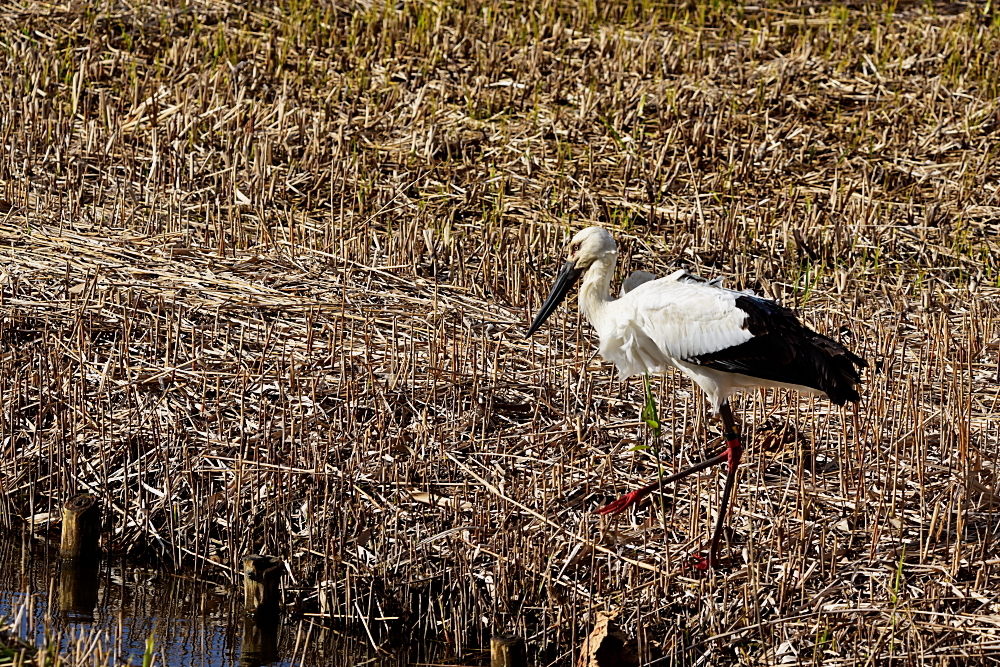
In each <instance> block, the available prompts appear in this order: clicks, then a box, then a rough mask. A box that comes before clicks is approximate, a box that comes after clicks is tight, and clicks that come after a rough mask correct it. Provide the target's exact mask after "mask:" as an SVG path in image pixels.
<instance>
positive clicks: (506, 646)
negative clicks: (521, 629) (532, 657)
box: [490, 635, 528, 667]
mask: <svg viewBox="0 0 1000 667" xmlns="http://www.w3.org/2000/svg"><path fill="white" fill-rule="evenodd" d="M527 664H528V658H527V651H526V650H525V647H524V640H523V639H521V638H520V637H518V636H517V635H499V636H497V637H490V667H525V666H526V665H527Z"/></svg>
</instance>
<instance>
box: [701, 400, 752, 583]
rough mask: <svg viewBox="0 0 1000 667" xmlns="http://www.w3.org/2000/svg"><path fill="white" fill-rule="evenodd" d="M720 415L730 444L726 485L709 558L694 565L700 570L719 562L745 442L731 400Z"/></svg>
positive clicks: (720, 408) (726, 453)
mask: <svg viewBox="0 0 1000 667" xmlns="http://www.w3.org/2000/svg"><path fill="white" fill-rule="evenodd" d="M719 416H721V417H722V423H723V425H724V426H725V429H726V430H725V436H726V444H727V445H729V446H728V447H727V448H726V451H724V452H723V453H722V455H723V456H725V457H726V468H727V470H726V486H725V487H723V489H722V502H721V503H720V506H719V516H718V518H717V519H716V521H715V531H713V533H712V541H711V542H710V543H709V545H708V558H705V557H702V556H695V564H694V566H695V567H696V568H698V569H699V570H707V569H708V568H710V567H715V566H716V564H717V563H718V562H719V543H720V542H721V541H722V528H723V526H724V525H725V523H726V511H727V510H728V509H729V500H730V498H731V497H732V495H733V487H734V486H736V469H737V468H738V467H739V465H740V460H741V459H742V458H743V442H742V441H741V440H740V435H739V433H738V432H737V431H736V420H735V419H734V418H733V411H732V410H731V409H730V408H729V402H728V401H727V402H725V403H723V404H722V405H721V406H720V407H719Z"/></svg>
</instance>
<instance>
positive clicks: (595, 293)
mask: <svg viewBox="0 0 1000 667" xmlns="http://www.w3.org/2000/svg"><path fill="white" fill-rule="evenodd" d="M617 261H618V253H616V252H609V253H606V254H605V255H604V257H601V258H600V259H598V260H595V261H594V263H593V264H591V265H590V268H588V269H587V272H586V273H584V274H583V285H581V286H580V310H581V311H583V314H584V315H586V316H587V319H588V320H590V323H591V324H592V325H593V327H594V328H595V329H597V334H598V336H600V335H601V326H600V323H601V321H602V319H603V318H602V317H601V314H602V312H603V311H604V306H605V305H606V304H608V303H609V302H610V301H611V276H612V274H613V273H614V272H615V263H616V262H617Z"/></svg>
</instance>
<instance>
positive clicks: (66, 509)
mask: <svg viewBox="0 0 1000 667" xmlns="http://www.w3.org/2000/svg"><path fill="white" fill-rule="evenodd" d="M100 537H101V505H100V503H98V502H97V496H93V495H91V494H89V493H78V494H76V495H75V496H73V497H72V498H70V499H69V500H67V501H66V504H65V505H63V518H62V542H61V544H60V547H59V553H60V555H61V556H62V557H63V558H93V557H95V556H96V555H97V542H98V540H99V539H100Z"/></svg>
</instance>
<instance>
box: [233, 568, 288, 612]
mask: <svg viewBox="0 0 1000 667" xmlns="http://www.w3.org/2000/svg"><path fill="white" fill-rule="evenodd" d="M282 572H284V563H283V562H282V560H281V559H280V558H275V557H274V556H261V555H258V554H252V555H250V556H244V557H243V606H244V607H245V608H246V611H247V613H248V614H253V615H254V616H266V615H272V616H274V615H277V613H278V605H279V602H280V600H279V597H280V593H279V591H278V583H279V582H280V581H281V573H282Z"/></svg>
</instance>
